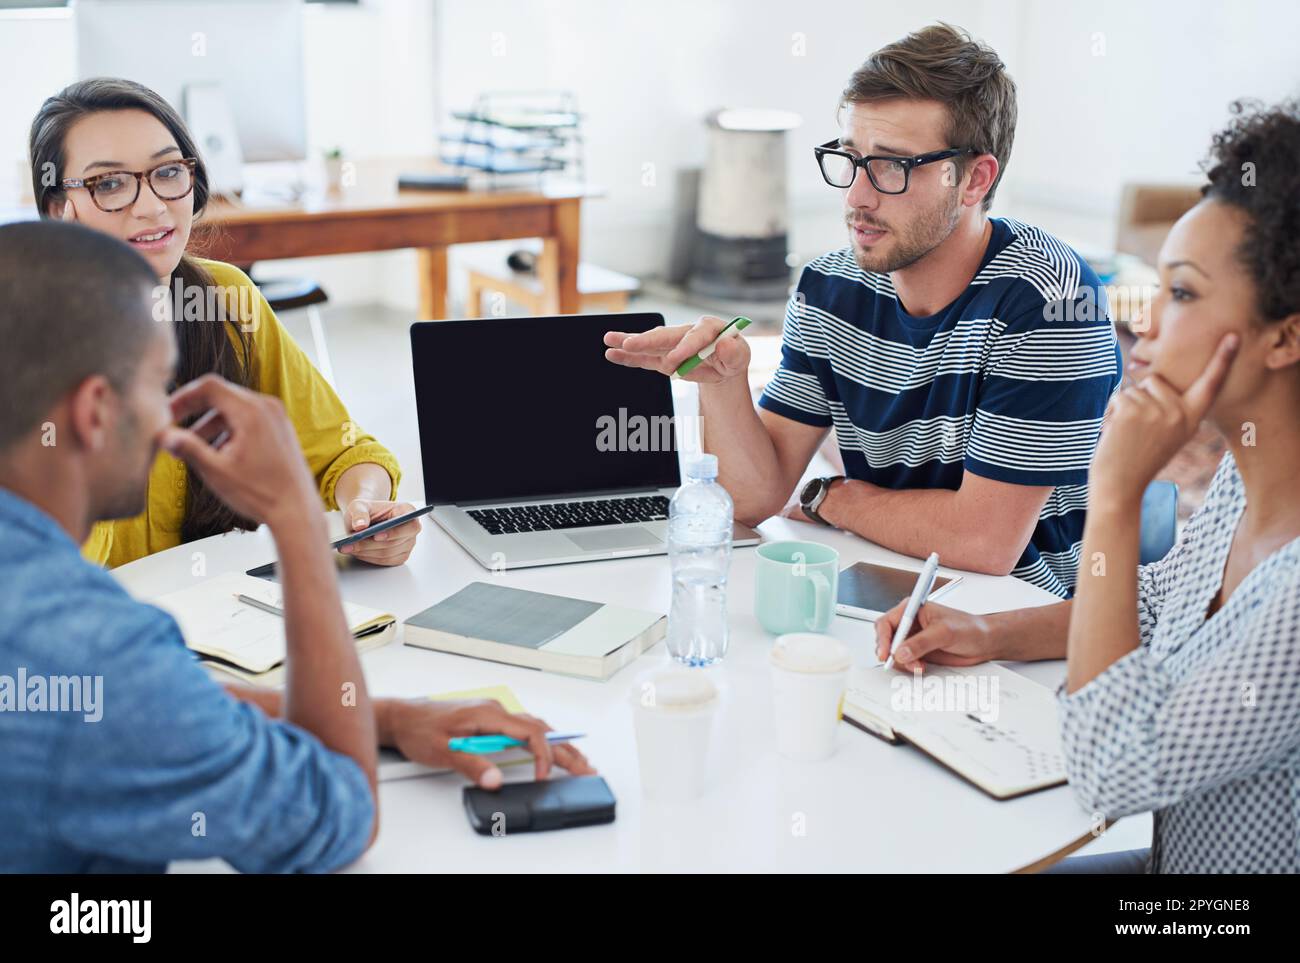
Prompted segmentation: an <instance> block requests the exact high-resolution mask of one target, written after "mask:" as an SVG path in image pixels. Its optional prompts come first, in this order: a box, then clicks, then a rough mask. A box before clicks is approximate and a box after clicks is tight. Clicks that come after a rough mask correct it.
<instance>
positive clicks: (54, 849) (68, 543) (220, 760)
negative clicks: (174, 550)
mask: <svg viewBox="0 0 1300 963" xmlns="http://www.w3.org/2000/svg"><path fill="white" fill-rule="evenodd" d="M74 677H76V679H75V680H74ZM97 688H98V689H99V698H96V697H95V693H96V689H97ZM374 818H375V811H374V803H373V800H372V799H371V796H370V789H369V787H368V786H367V784H366V779H365V776H364V774H363V773H362V771H361V768H360V767H359V766H358V765H357V764H356V763H355V762H354V761H353V760H351V759H349V758H347V757H346V756H343V755H340V754H338V753H335V752H332V751H330V750H329V749H326V748H325V747H324V746H323V745H322V744H321V743H320V742H319V741H318V740H317V739H316V738H315V737H314V736H312V735H311V734H310V733H308V732H306V731H305V730H303V729H300V728H298V727H297V726H294V725H292V724H290V723H287V722H284V721H282V720H277V719H269V718H267V717H266V716H265V715H264V714H263V713H262V712H261V711H260V710H259V709H257V708H256V707H254V706H251V705H247V704H245V703H241V702H239V701H237V700H235V699H232V698H231V697H230V696H229V695H228V694H227V693H226V692H225V691H224V690H223V689H222V688H221V687H220V686H219V685H218V684H217V683H216V682H214V681H213V680H212V679H210V678H209V677H208V675H207V673H206V672H205V671H204V670H203V669H202V668H201V667H200V666H199V665H198V663H197V662H195V660H194V658H193V657H192V655H191V653H190V652H189V650H188V649H186V648H185V644H184V642H183V640H182V638H181V634H180V630H179V628H178V627H177V625H176V623H175V621H173V619H172V618H171V617H170V616H169V615H167V614H166V613H164V612H162V611H161V610H159V609H157V608H154V607H153V606H150V605H144V604H142V603H140V602H136V601H135V600H133V599H132V598H131V597H130V596H129V595H127V593H126V592H125V591H124V590H123V589H122V588H121V586H119V585H118V584H117V582H116V581H114V579H113V578H112V576H110V575H109V574H108V573H107V572H106V571H104V570H102V569H100V568H97V567H96V566H94V565H91V564H89V563H88V562H86V561H84V560H83V559H82V557H81V554H80V552H79V550H78V547H77V545H76V544H75V543H74V542H73V541H72V539H70V538H69V537H68V535H67V534H66V533H65V532H64V531H63V530H62V529H61V528H59V526H58V525H57V524H56V523H55V522H54V520H53V519H52V518H50V517H49V516H48V515H46V514H45V513H44V512H42V511H41V510H39V509H38V508H36V507H35V506H33V505H32V504H30V503H29V502H27V501H24V500H23V499H20V498H18V497H17V496H15V495H14V494H13V493H12V492H9V491H7V490H6V489H3V488H0V869H3V870H7V871H11V872H14V871H18V872H24V871H26V872H45V873H51V872H132V871H146V872H153V871H161V870H162V869H164V868H165V867H166V864H167V863H168V861H170V860H173V859H207V858H212V857H218V858H221V859H225V860H227V861H228V862H229V863H230V864H231V865H233V866H234V867H235V868H237V869H240V870H244V871H245V872H323V871H328V870H333V869H337V868H339V867H342V866H345V865H347V864H348V863H350V862H352V861H353V860H355V859H356V858H357V857H358V856H359V855H360V854H361V852H362V850H363V848H364V846H365V844H366V840H367V839H368V838H369V836H370V829H371V826H372V824H373V821H374Z"/></svg>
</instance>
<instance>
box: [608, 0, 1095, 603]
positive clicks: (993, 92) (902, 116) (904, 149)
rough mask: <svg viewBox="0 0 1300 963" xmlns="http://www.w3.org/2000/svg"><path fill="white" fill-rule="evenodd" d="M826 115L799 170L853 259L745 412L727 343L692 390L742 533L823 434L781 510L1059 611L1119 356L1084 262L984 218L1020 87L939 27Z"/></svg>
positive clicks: (648, 339)
mask: <svg viewBox="0 0 1300 963" xmlns="http://www.w3.org/2000/svg"><path fill="white" fill-rule="evenodd" d="M840 118H841V129H840V134H839V137H838V138H836V139H835V140H832V141H829V142H827V143H825V144H823V145H821V146H820V147H817V148H815V149H814V155H815V157H816V160H817V164H818V166H819V168H820V170H821V175H822V177H823V178H824V179H825V181H826V183H827V184H829V185H830V186H831V187H833V188H837V189H839V190H840V191H842V192H843V197H844V219H845V224H846V226H847V228H848V232H849V241H850V244H849V246H848V247H847V248H844V249H842V250H839V251H834V252H832V253H830V254H826V255H823V256H821V257H819V258H816V259H815V260H813V261H812V262H810V263H809V264H808V265H807V266H806V267H805V268H804V271H803V274H802V276H801V278H800V280H799V286H798V290H797V292H796V294H795V296H794V297H793V298H792V299H791V301H790V305H789V307H788V309H787V312H786V317H785V329H784V337H783V343H782V360H781V365H780V368H779V369H778V371H777V372H776V374H775V376H774V377H773V379H772V380H771V382H770V383H769V384H768V385H767V387H766V388H765V390H764V391H763V394H762V397H761V398H760V399H759V402H758V405H759V410H757V411H755V408H754V405H753V403H752V401H751V398H750V394H749V387H748V380H747V377H746V374H747V369H748V365H749V348H748V346H747V345H746V343H745V341H744V339H743V338H730V339H726V340H724V341H722V342H720V343H719V345H718V347H717V349H716V351H715V352H714V353H713V355H712V356H711V357H710V358H709V359H708V360H707V361H706V362H705V363H703V364H701V365H700V366H699V367H697V368H695V369H694V371H693V372H691V374H690V375H689V376H688V377H689V379H690V380H693V381H697V382H699V383H700V412H701V414H702V416H703V425H704V447H705V449H706V450H707V451H710V452H712V453H715V454H717V455H718V460H719V479H718V480H719V482H720V483H721V484H722V485H724V486H725V487H726V489H727V490H728V491H729V492H730V493H731V495H732V498H733V499H734V500H735V505H736V515H737V517H738V518H739V519H741V520H743V521H746V522H748V523H750V524H757V523H758V522H760V521H762V520H763V519H764V518H767V517H768V516H770V515H772V514H774V513H776V512H779V511H781V509H782V506H784V505H785V504H786V502H787V500H789V498H790V496H791V493H792V492H794V491H795V487H796V485H797V483H798V482H799V481H800V478H801V476H802V475H803V474H804V472H805V471H806V470H807V467H808V465H809V463H810V461H811V459H812V457H813V455H814V454H815V453H816V451H817V449H818V447H819V446H820V445H821V443H822V442H823V440H824V439H825V438H826V436H827V434H828V432H829V431H830V429H831V428H832V427H833V428H834V429H835V434H836V440H837V442H838V446H839V451H840V454H841V456H842V459H843V463H844V474H842V475H834V476H830V477H824V478H812V479H811V480H809V481H807V482H806V483H805V484H804V485H803V486H802V487H801V488H800V489H799V492H798V505H797V506H795V505H791V506H790V507H789V508H788V509H787V510H786V514H789V515H792V516H793V517H797V518H803V519H806V520H809V521H813V522H818V523H821V524H824V525H830V526H834V527H836V528H841V529H845V530H847V531H851V532H855V533H857V534H859V535H861V536H863V537H865V538H868V539H870V540H872V541H874V542H876V543H878V544H880V545H883V546H885V547H886V548H890V549H893V550H895V551H898V552H902V553H904V554H907V555H912V556H916V557H922V558H923V557H925V556H926V555H928V554H929V553H930V552H932V551H933V552H938V553H939V557H940V559H941V560H942V562H943V564H944V565H947V566H951V567H953V568H959V569H967V570H971V571H978V572H988V573H993V574H999V575H1005V574H1007V573H1010V574H1013V575H1017V576H1019V577H1021V578H1025V579H1027V580H1029V581H1031V582H1033V583H1035V584H1037V585H1039V586H1041V587H1043V588H1045V589H1047V590H1048V591H1050V592H1053V593H1055V594H1057V595H1060V596H1069V595H1070V594H1071V592H1072V591H1073V588H1074V582H1075V571H1076V569H1077V567H1078V564H1079V557H1078V556H1079V546H1080V542H1081V539H1082V534H1083V515H1084V507H1085V505H1086V502H1087V469H1088V464H1089V462H1090V460H1091V457H1092V452H1093V449H1094V448H1095V446H1096V442H1097V438H1098V434H1099V431H1100V427H1101V419H1102V414H1103V412H1104V411H1105V408H1106V404H1107V402H1108V400H1109V398H1110V395H1111V393H1112V391H1113V390H1114V389H1115V388H1116V386H1117V385H1118V383H1119V378H1120V360H1119V348H1118V344H1117V342H1116V339H1115V333H1114V328H1113V326H1112V324H1111V322H1110V319H1109V315H1108V311H1107V308H1106V301H1105V297H1104V295H1103V293H1102V291H1101V288H1100V282H1099V281H1098V279H1097V277H1096V275H1095V274H1094V272H1093V271H1092V270H1091V269H1090V268H1089V267H1088V265H1087V264H1086V263H1084V261H1083V260H1082V259H1081V258H1080V257H1079V255H1078V254H1076V253H1075V252H1074V251H1073V250H1071V249H1070V248H1069V247H1067V246H1066V245H1065V244H1063V243H1062V242H1060V241H1059V240H1057V239H1056V238H1054V237H1052V236H1051V235H1049V234H1047V233H1045V232H1044V231H1041V230H1039V229H1038V228H1034V227H1031V226H1029V225H1026V224H1022V223H1019V222H1017V221H1014V220H1010V219H1006V218H991V217H989V216H988V209H989V207H990V205H991V203H992V200H993V195H994V192H995V190H996V188H997V185H998V182H999V180H1000V179H1001V175H1002V172H1003V169H1004V168H1005V166H1006V163H1007V159H1008V157H1009V156H1010V153H1011V144H1012V140H1013V138H1014V135H1015V122H1016V102H1015V84H1014V83H1013V82H1012V80H1011V78H1010V77H1009V76H1007V74H1006V72H1005V68H1004V66H1003V64H1002V62H1001V61H1000V60H999V59H998V56H997V54H996V53H995V52H994V51H992V50H991V49H989V48H988V47H986V46H984V45H982V44H979V43H977V42H975V41H973V40H972V39H971V38H970V37H969V35H967V34H965V33H964V32H962V31H959V30H956V29H954V28H952V27H949V26H947V25H936V26H932V27H927V28H926V29H924V30H921V31H918V32H917V33H913V34H911V35H909V36H907V37H905V38H903V39H902V40H900V41H897V42H895V43H892V44H890V45H888V46H886V47H884V48H882V49H881V50H878V51H877V52H876V53H874V54H872V56H871V57H870V58H869V59H868V60H867V62H866V63H865V64H864V65H863V66H862V67H861V68H859V69H858V70H857V71H856V72H855V73H854V74H853V76H852V78H851V79H850V82H849V85H848V88H847V89H846V90H845V91H844V94H843V100H842V104H841V112H840ZM723 323H724V322H723V321H721V320H720V319H718V318H712V317H704V318H701V319H700V321H699V322H698V323H696V324H695V325H693V326H688V325H682V326H678V327H669V328H660V329H658V330H656V331H652V332H647V333H645V334H640V335H632V336H629V335H626V334H623V333H622V332H610V333H609V334H608V335H606V338H605V343H606V346H607V349H608V350H607V351H606V356H607V357H608V358H609V359H610V360H611V361H613V362H616V363H619V364H624V365H629V366H632V367H641V368H649V369H653V370H657V371H660V372H662V373H664V374H670V373H671V372H673V371H674V370H675V369H676V368H677V366H678V365H680V364H681V363H682V362H683V361H685V360H686V359H687V358H689V357H691V356H692V355H693V354H695V353H696V352H697V351H699V350H700V349H701V348H703V347H704V346H705V345H707V344H709V343H710V342H711V341H712V339H713V338H714V337H715V336H716V335H717V333H718V332H719V331H720V330H721V328H722V326H723Z"/></svg>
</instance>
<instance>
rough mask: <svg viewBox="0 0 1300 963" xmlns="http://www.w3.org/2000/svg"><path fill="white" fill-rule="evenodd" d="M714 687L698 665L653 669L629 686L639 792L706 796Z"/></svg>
mask: <svg viewBox="0 0 1300 963" xmlns="http://www.w3.org/2000/svg"><path fill="white" fill-rule="evenodd" d="M718 702H719V699H718V689H717V686H715V685H714V684H713V682H712V680H710V679H709V678H708V676H707V675H705V673H704V672H703V671H702V670H700V669H667V670H662V671H659V672H655V673H652V674H650V675H648V676H646V677H644V678H642V679H641V680H640V681H638V682H637V683H636V685H635V686H634V687H633V689H632V716H633V725H634V727H635V729H636V752H637V760H638V762H639V764H640V767H641V792H642V794H643V795H645V796H646V797H647V798H649V799H658V800H664V801H669V802H685V801H688V800H691V799H697V798H699V797H700V796H701V795H703V794H704V789H705V784H706V782H707V779H708V765H709V743H710V742H711V741H712V735H713V721H714V717H715V715H716V714H717V708H718Z"/></svg>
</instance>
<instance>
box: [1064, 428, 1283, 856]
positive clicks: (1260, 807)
mask: <svg viewBox="0 0 1300 963" xmlns="http://www.w3.org/2000/svg"><path fill="white" fill-rule="evenodd" d="M1245 507H1246V495H1245V490H1244V488H1243V486H1242V481H1241V475H1240V474H1239V473H1238V471H1237V465H1236V462H1235V460H1234V459H1233V457H1232V455H1231V453H1229V454H1227V455H1225V456H1224V458H1223V461H1222V462H1221V463H1220V464H1219V469H1218V471H1217V472H1216V473H1215V476H1214V481H1213V482H1212V483H1211V485H1210V490H1209V492H1208V493H1207V495H1206V498H1205V504H1204V505H1203V506H1202V508H1201V510H1200V511H1199V512H1197V513H1196V514H1195V515H1194V516H1193V517H1192V519H1191V521H1190V522H1188V524H1187V527H1186V530H1185V531H1184V532H1183V535H1182V537H1181V538H1180V539H1179V541H1178V544H1177V545H1175V546H1174V548H1173V549H1172V550H1171V551H1170V553H1169V554H1168V555H1167V556H1165V558H1163V559H1162V560H1160V561H1159V562H1155V563H1153V564H1151V565H1144V566H1142V567H1141V568H1140V569H1139V570H1138V623H1139V627H1140V630H1141V640H1142V641H1141V645H1140V646H1139V647H1138V648H1137V649H1135V650H1134V651H1133V652H1130V653H1129V654H1128V655H1126V656H1124V657H1123V658H1121V659H1118V660H1117V661H1116V662H1115V663H1114V664H1112V665H1111V666H1110V667H1109V668H1107V669H1106V671H1105V672H1103V673H1102V674H1101V675H1099V676H1097V677H1096V678H1095V679H1093V680H1092V681H1091V682H1089V683H1088V684H1087V685H1085V686H1084V687H1083V688H1081V689H1079V690H1078V691H1077V692H1075V693H1074V694H1073V695H1067V694H1066V693H1065V687H1064V686H1062V687H1061V690H1060V692H1059V696H1058V698H1059V705H1060V717H1061V732H1062V742H1063V745H1064V749H1065V758H1066V769H1067V771H1068V773H1069V777H1070V784H1071V785H1072V786H1073V787H1074V791H1075V794H1076V795H1077V796H1078V797H1079V800H1080V801H1081V802H1082V803H1083V805H1084V806H1085V807H1088V808H1089V809H1093V810H1095V811H1096V812H1098V813H1100V814H1103V815H1104V816H1106V817H1107V818H1109V819H1114V818H1118V817H1120V816H1124V815H1128V814H1130V813H1138V812H1145V811H1147V810H1153V811H1154V822H1155V826H1154V831H1153V840H1152V849H1151V862H1150V864H1149V865H1148V867H1147V868H1148V870H1149V871H1150V872H1161V873H1216V872H1242V873H1246V872H1286V873H1295V872H1300V538H1298V539H1295V540H1293V541H1291V542H1290V543H1288V544H1287V545H1286V546H1284V547H1283V548H1281V549H1279V550H1278V551H1276V552H1274V553H1273V554H1272V555H1270V556H1269V557H1268V558H1267V559H1265V560H1264V561H1263V562H1262V563H1260V564H1259V565H1257V566H1256V567H1255V568H1254V569H1253V570H1252V571H1251V572H1250V573H1249V574H1248V575H1247V576H1246V578H1245V579H1243V580H1242V582H1241V584H1240V585H1239V586H1238V587H1237V589H1236V590H1235V591H1234V592H1233V593H1232V595H1231V596H1230V597H1229V598H1228V601H1227V604H1226V605H1224V606H1223V607H1222V608H1220V609H1219V611H1217V612H1215V613H1214V615H1213V616H1212V617H1211V618H1209V619H1206V618H1205V613H1206V611H1207V609H1208V608H1209V604H1210V601H1211V599H1213V598H1214V596H1215V594H1216V593H1217V592H1218V590H1219V586H1220V584H1221V581H1222V577H1223V568H1224V564H1225V562H1226V560H1227V557H1228V548H1229V546H1230V545H1231V544H1232V538H1233V534H1234V533H1235V531H1236V528H1237V523H1238V521H1239V520H1240V519H1241V514H1242V511H1243V510H1244V509H1245Z"/></svg>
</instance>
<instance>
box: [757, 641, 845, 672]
mask: <svg viewBox="0 0 1300 963" xmlns="http://www.w3.org/2000/svg"><path fill="white" fill-rule="evenodd" d="M769 658H770V659H771V662H772V664H773V665H775V666H778V667H780V668H782V669H785V670H787V671H789V672H809V673H825V672H841V671H843V670H844V669H847V668H848V667H849V665H850V664H851V663H852V661H853V657H852V655H851V654H850V652H849V647H848V646H847V645H845V644H844V643H843V642H841V641H840V640H839V639H837V638H834V637H833V636H829V635H822V634H820V633H818V632H792V633H790V634H788V635H783V636H781V637H779V638H778V639H777V640H776V644H775V645H773V646H772V653H771V655H770V656H769Z"/></svg>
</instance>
